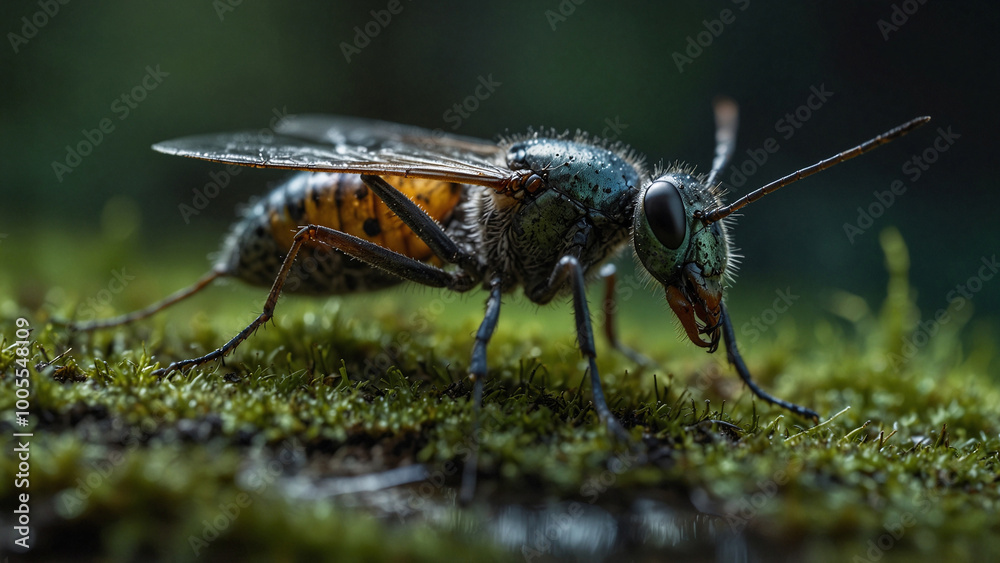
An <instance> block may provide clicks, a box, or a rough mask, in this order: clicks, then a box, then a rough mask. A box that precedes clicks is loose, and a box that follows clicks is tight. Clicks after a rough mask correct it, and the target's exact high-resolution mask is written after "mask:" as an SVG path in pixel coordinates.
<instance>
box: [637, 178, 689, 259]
mask: <svg viewBox="0 0 1000 563" xmlns="http://www.w3.org/2000/svg"><path fill="white" fill-rule="evenodd" d="M643 209H644V210H645V212H646V220H647V221H649V228H651V229H652V230H653V234H654V235H656V238H657V240H659V241H660V243H661V244H663V246H665V247H667V248H669V249H670V250H676V249H677V248H678V247H680V245H681V243H682V242H684V235H685V234H686V233H687V219H686V217H685V215H684V200H682V199H681V194H680V192H678V191H677V186H675V185H674V184H673V183H671V182H667V181H664V180H658V181H656V182H653V185H651V186H649V189H648V190H646V197H645V198H644V199H643Z"/></svg>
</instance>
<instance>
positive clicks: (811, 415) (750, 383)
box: [720, 302, 819, 422]
mask: <svg viewBox="0 0 1000 563" xmlns="http://www.w3.org/2000/svg"><path fill="white" fill-rule="evenodd" d="M720 306H721V307H722V319H721V320H722V336H723V337H724V338H725V339H726V355H727V356H728V357H729V363H731V364H733V366H734V367H735V368H736V373H738V374H740V377H741V378H742V379H743V382H744V383H746V384H747V387H749V388H750V390H751V391H753V394H754V395H757V396H758V397H760V398H761V399H764V400H765V401H767V402H768V403H771V404H772V405H777V406H779V407H781V408H784V409H788V410H790V411H792V412H793V413H795V414H797V415H799V416H801V417H803V418H808V419H810V420H812V421H814V422H818V421H819V415H818V414H816V412H815V411H813V410H810V409H807V408H805V407H801V406H799V405H796V404H795V403H789V402H788V401H785V400H783V399H779V398H777V397H775V396H773V395H770V394H768V393H767V392H766V391H764V390H763V389H761V388H760V387H759V386H757V384H756V383H755V382H754V380H753V377H751V376H750V370H749V369H747V365H746V364H745V363H743V357H742V356H740V351H739V350H737V349H736V334H735V332H734V331H733V323H732V321H730V320H729V311H727V310H726V304H725V302H720Z"/></svg>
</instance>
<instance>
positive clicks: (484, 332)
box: [458, 278, 503, 504]
mask: <svg viewBox="0 0 1000 563" xmlns="http://www.w3.org/2000/svg"><path fill="white" fill-rule="evenodd" d="M502 288H503V286H502V283H501V281H500V279H499V278H494V279H493V280H492V281H491V282H490V297H489V299H488V300H487V301H486V315H485V316H484V317H483V322H482V324H480V325H479V330H478V331H476V344H475V345H474V346H473V347H472V362H471V363H470V364H469V377H470V378H471V379H472V381H473V387H472V401H473V408H474V409H475V422H474V424H475V427H474V429H473V432H472V437H473V444H472V447H471V448H470V450H471V453H470V454H469V459H468V460H466V462H465V467H464V468H463V469H462V490H461V493H460V494H459V497H458V498H459V502H461V503H462V504H468V503H469V501H471V500H472V495H473V494H474V493H475V492H476V469H477V468H478V466H479V440H478V434H479V429H480V427H481V425H482V424H481V422H482V421H481V419H482V409H483V380H484V379H486V346H487V344H489V342H490V338H492V337H493V330H494V329H496V327H497V320H499V318H500V294H501V291H502Z"/></svg>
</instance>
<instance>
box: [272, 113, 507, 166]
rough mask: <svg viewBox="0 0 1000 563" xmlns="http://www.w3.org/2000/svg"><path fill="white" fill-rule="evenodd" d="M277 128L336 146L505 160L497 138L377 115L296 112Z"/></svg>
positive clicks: (280, 131)
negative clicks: (415, 149)
mask: <svg viewBox="0 0 1000 563" xmlns="http://www.w3.org/2000/svg"><path fill="white" fill-rule="evenodd" d="M276 131H277V132H278V133H280V134H282V135H289V136H292V137H300V138H302V139H306V140H308V141H313V142H317V143H328V144H331V145H337V146H354V147H365V148H367V149H368V150H377V149H382V148H393V147H395V148H399V147H404V146H405V147H420V148H422V149H426V150H433V151H438V152H442V153H445V154H449V155H451V156H453V157H477V158H482V159H485V160H486V161H487V162H490V163H492V164H495V165H497V166H502V165H503V163H504V152H503V149H501V148H500V147H499V146H497V144H496V143H494V142H491V141H487V140H484V139H477V138H475V137H466V136H463V135H453V134H451V133H446V132H444V131H442V130H440V129H438V130H431V129H424V128H423V127H415V126H412V125H401V124H399V123H390V122H388V121H378V120H375V119H362V118H357V117H342V116H334V115H296V116H291V117H287V118H285V119H283V120H281V122H280V123H279V124H278V126H277V128H276Z"/></svg>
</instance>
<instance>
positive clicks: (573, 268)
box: [536, 231, 628, 442]
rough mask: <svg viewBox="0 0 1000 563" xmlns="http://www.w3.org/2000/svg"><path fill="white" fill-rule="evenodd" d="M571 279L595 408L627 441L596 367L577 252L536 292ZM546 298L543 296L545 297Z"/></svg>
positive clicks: (581, 234)
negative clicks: (605, 393)
mask: <svg viewBox="0 0 1000 563" xmlns="http://www.w3.org/2000/svg"><path fill="white" fill-rule="evenodd" d="M577 236H578V237H581V238H582V237H585V236H586V233H585V232H584V231H580V232H578V233H577ZM567 281H569V283H570V285H571V289H572V291H573V312H574V315H575V317H576V340H577V343H578V344H579V346H580V352H582V353H583V355H584V356H586V358H587V362H588V363H589V364H590V388H591V391H592V393H593V395H594V410H596V411H597V415H598V416H599V417H601V421H602V422H604V424H605V425H607V427H608V429H609V430H611V432H612V433H614V435H615V436H616V437H618V438H620V439H621V440H623V441H626V442H627V441H628V432H626V431H625V428H624V427H623V426H622V425H621V423H620V422H618V419H617V418H615V415H614V414H612V413H611V409H610V408H608V402H607V400H605V398H604V389H603V388H602V387H601V376H600V374H599V373H598V371H597V361H596V358H597V350H596V348H595V347H594V329H593V327H592V326H591V323H590V309H589V308H588V307H587V292H586V287H585V286H584V279H583V267H582V266H580V261H579V260H578V259H577V258H576V257H575V256H563V257H562V258H560V259H559V263H558V264H556V267H555V269H553V270H552V274H551V275H550V276H549V280H548V282H547V283H546V285H545V286H544V287H542V288H540V289H539V290H538V291H537V292H536V293H537V294H538V295H539V296H554V295H555V294H556V293H558V291H559V289H560V288H562V287H563V284H565V283H566V282H567ZM543 300H544V299H543Z"/></svg>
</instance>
